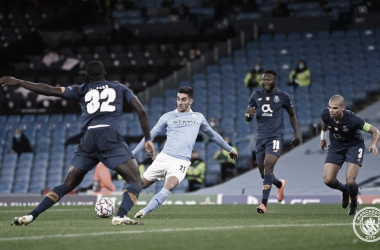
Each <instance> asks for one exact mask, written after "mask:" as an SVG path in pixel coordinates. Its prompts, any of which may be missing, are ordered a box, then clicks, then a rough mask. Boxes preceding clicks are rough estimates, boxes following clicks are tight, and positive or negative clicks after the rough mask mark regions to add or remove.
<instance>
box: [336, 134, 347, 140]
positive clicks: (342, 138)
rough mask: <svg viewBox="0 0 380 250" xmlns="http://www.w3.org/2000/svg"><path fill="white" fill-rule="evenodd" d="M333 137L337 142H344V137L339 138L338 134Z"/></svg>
mask: <svg viewBox="0 0 380 250" xmlns="http://www.w3.org/2000/svg"><path fill="white" fill-rule="evenodd" d="M333 136H334V137H335V139H337V140H338V141H345V140H346V137H343V136H341V135H340V134H333Z"/></svg>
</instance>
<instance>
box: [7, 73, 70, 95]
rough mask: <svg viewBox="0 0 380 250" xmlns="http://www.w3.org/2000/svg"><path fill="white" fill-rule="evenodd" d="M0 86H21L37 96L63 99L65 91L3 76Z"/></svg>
mask: <svg viewBox="0 0 380 250" xmlns="http://www.w3.org/2000/svg"><path fill="white" fill-rule="evenodd" d="M0 84H1V86H7V85H9V86H21V87H23V88H25V89H28V90H30V91H32V92H34V93H37V94H41V95H46V96H57V97H61V98H64V94H63V92H64V91H65V88H63V87H62V88H61V87H52V86H49V85H47V84H45V83H33V82H28V81H24V80H21V79H16V78H14V77H11V76H3V77H2V78H1V79H0Z"/></svg>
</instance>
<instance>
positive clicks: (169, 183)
mask: <svg viewBox="0 0 380 250" xmlns="http://www.w3.org/2000/svg"><path fill="white" fill-rule="evenodd" d="M178 184H179V180H178V178H177V177H175V176H169V177H168V178H167V179H166V181H165V184H164V187H163V188H162V189H161V191H160V192H159V193H158V194H156V195H155V196H154V197H153V198H152V199H151V200H150V202H149V204H148V205H147V206H146V207H145V208H143V209H141V210H140V211H138V212H137V213H136V214H135V218H144V217H145V215H146V214H148V213H150V212H152V211H153V210H155V209H156V208H157V207H159V206H160V205H161V204H162V203H164V202H165V201H166V199H167V198H168V196H169V195H170V194H171V191H172V190H173V189H174V188H175V187H176V186H178Z"/></svg>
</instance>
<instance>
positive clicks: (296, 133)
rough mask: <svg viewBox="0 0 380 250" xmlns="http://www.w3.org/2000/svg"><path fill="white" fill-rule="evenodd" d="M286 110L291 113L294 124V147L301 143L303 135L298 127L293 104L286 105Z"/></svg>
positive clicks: (291, 121) (290, 116) (290, 117)
mask: <svg viewBox="0 0 380 250" xmlns="http://www.w3.org/2000/svg"><path fill="white" fill-rule="evenodd" d="M285 110H286V112H288V114H289V120H290V124H291V125H292V128H293V130H294V139H293V140H292V143H291V145H292V148H294V147H295V146H297V145H298V144H300V141H301V136H300V132H299V129H298V120H297V116H296V113H295V112H294V110H293V107H292V106H289V107H286V108H285Z"/></svg>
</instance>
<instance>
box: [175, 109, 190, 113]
mask: <svg viewBox="0 0 380 250" xmlns="http://www.w3.org/2000/svg"><path fill="white" fill-rule="evenodd" d="M174 112H176V113H179V112H178V109H175V110H174ZM181 113H182V112H181ZM186 113H193V110H192V109H190V111H189V112H186Z"/></svg>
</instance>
